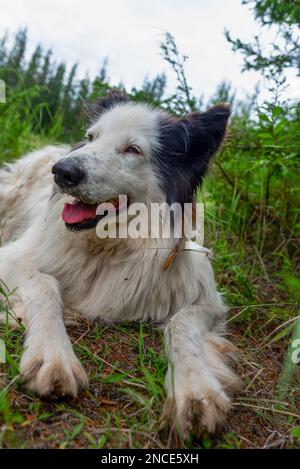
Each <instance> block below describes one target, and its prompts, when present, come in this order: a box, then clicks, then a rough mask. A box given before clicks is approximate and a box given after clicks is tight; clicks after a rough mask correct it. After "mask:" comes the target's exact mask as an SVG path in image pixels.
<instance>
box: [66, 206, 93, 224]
mask: <svg viewBox="0 0 300 469" xmlns="http://www.w3.org/2000/svg"><path fill="white" fill-rule="evenodd" d="M96 210H97V206H96V205H89V204H85V203H83V202H75V203H74V204H65V206H64V209H63V212H62V219H63V221H64V222H65V223H69V224H73V223H81V222H82V221H84V220H89V219H90V218H95V217H96V215H97V213H96Z"/></svg>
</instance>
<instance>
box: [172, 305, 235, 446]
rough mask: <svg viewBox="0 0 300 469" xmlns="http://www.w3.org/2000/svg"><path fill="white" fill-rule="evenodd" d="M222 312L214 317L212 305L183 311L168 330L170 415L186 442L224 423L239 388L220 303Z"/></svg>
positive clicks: (187, 308)
mask: <svg viewBox="0 0 300 469" xmlns="http://www.w3.org/2000/svg"><path fill="white" fill-rule="evenodd" d="M217 308H218V307H217ZM219 308H220V309H219V312H218V313H217V314H216V315H215V319H214V313H213V312H212V308H211V306H209V307H205V306H202V305H193V306H188V307H184V308H182V309H181V310H180V311H179V312H178V313H177V314H175V315H174V316H173V317H172V319H171V320H170V322H169V323H168V325H167V327H166V329H165V343H166V352H167V357H168V361H169V366H168V371H167V376H166V390H167V397H168V401H167V406H166V411H167V412H168V413H170V412H171V413H172V414H171V416H172V419H173V418H175V422H174V423H175V426H176V428H177V430H178V432H179V434H180V435H181V436H182V437H183V438H184V439H185V438H186V437H187V436H188V434H189V432H190V431H192V430H195V432H199V431H200V430H202V429H206V430H207V431H209V432H213V431H214V430H215V428H216V426H217V424H219V423H222V422H223V421H224V419H225V417H226V414H227V412H228V410H229V408H230V395H231V394H232V392H233V391H234V390H235V389H237V388H238V387H239V385H240V381H239V380H238V379H237V377H236V376H235V374H234V373H233V371H232V370H231V369H230V368H229V366H228V361H230V359H231V358H232V353H233V351H234V347H233V346H232V344H230V342H228V341H227V340H226V339H224V338H223V337H222V335H221V330H222V328H223V327H222V323H223V324H224V320H221V321H220V318H218V319H217V320H216V316H219V315H220V311H221V317H222V315H223V314H224V313H222V306H221V304H220V306H219ZM215 321H216V323H215ZM214 323H215V324H214Z"/></svg>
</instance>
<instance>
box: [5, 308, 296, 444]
mask: <svg viewBox="0 0 300 469" xmlns="http://www.w3.org/2000/svg"><path fill="white" fill-rule="evenodd" d="M282 307H283V308H284V309H286V310H287V315H288V316H289V317H292V316H293V315H295V314H294V312H293V311H291V309H293V308H294V305H292V306H290V305H282ZM268 309H270V307H269V305H266V306H259V307H257V306H254V305H252V306H247V307H244V308H232V309H230V315H229V324H228V327H229V332H230V338H231V340H232V341H233V342H234V343H235V344H236V345H237V346H238V347H239V349H240V359H239V364H238V365H237V368H238V373H239V374H240V376H242V377H243V381H244V390H243V391H242V392H241V393H240V395H238V396H236V397H235V399H234V402H233V408H232V411H231V413H230V415H229V417H228V421H227V423H226V424H225V426H224V427H223V428H221V429H219V430H218V431H217V433H216V434H215V435H208V434H207V433H205V432H204V433H202V434H200V435H198V436H197V437H196V436H191V438H190V440H189V441H187V442H185V444H184V447H185V448H292V447H298V446H300V409H299V402H300V399H299V397H300V396H299V384H298V386H297V384H296V377H295V376H294V377H293V379H292V382H291V383H290V384H289V387H288V390H287V391H285V395H284V398H279V397H278V396H280V392H282V390H280V380H279V378H280V375H281V373H282V363H283V361H284V359H285V356H286V352H287V343H288V341H287V339H286V336H285V334H282V335H283V337H282V338H280V332H282V330H283V328H282V327H281V326H282V321H281V322H278V321H277V320H276V317H275V319H273V320H270V314H269V311H268ZM288 310H290V311H289V312H288ZM247 315H248V319H250V318H251V321H250V320H249V321H248V322H247V321H246V316H247ZM266 317H268V319H267V320H266ZM68 330H69V333H70V336H71V338H72V342H73V344H74V347H75V350H76V353H77V355H78V356H79V357H80V359H81V360H82V362H83V363H84V365H85V367H86V369H87V370H88V374H89V378H90V386H89V389H88V390H87V391H84V392H81V393H80V395H79V396H78V398H76V399H68V398H60V399H57V400H50V399H39V398H38V397H37V396H35V395H34V394H31V393H29V392H27V391H26V390H25V388H24V387H23V386H22V385H21V384H20V383H19V381H18V369H17V363H18V359H19V355H20V351H21V339H22V334H23V332H22V331H13V332H11V331H10V332H7V331H5V328H3V329H2V332H3V335H4V336H6V337H7V347H8V351H9V357H8V363H7V364H6V365H2V366H1V369H0V370H1V374H0V380H1V381H2V383H3V385H4V386H7V392H6V393H4V392H2V394H0V397H1V399H0V416H1V415H2V417H0V425H1V426H0V445H1V446H2V447H4V448H20V447H21V448H107V447H108V448H174V447H178V446H179V441H178V439H177V437H176V435H174V433H173V432H170V430H169V427H168V424H167V422H165V421H164V420H162V419H161V410H162V407H163V402H164V387H163V382H164V374H165V370H166V363H165V358H164V354H163V337H162V332H161V331H160V330H159V329H157V328H155V327H153V326H151V325H146V326H145V325H143V326H142V325H132V324H129V325H128V324H126V325H117V326H115V325H105V324H101V323H98V322H97V323H95V324H93V325H90V324H88V323H86V322H83V323H80V324H78V325H76V326H72V327H70V328H69V329H68ZM278 335H279V336H278ZM297 402H298V408H297Z"/></svg>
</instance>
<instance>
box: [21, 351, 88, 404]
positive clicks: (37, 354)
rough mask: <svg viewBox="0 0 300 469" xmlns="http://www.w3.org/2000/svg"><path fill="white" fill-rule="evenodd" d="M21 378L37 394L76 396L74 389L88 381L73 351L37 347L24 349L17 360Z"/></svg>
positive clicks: (84, 385) (85, 384)
mask: <svg viewBox="0 0 300 469" xmlns="http://www.w3.org/2000/svg"><path fill="white" fill-rule="evenodd" d="M20 372H21V378H22V380H23V381H24V382H25V383H26V386H27V388H28V389H30V390H31V391H34V392H36V393H38V394H39V395H40V396H48V395H50V394H54V395H69V396H72V397H76V396H77V394H78V390H79V389H81V388H85V387H86V386H87V384H88V378H87V375H86V372H85V370H84V368H83V366H82V365H81V363H80V362H79V360H78V359H77V358H76V356H75V354H74V352H73V350H70V351H68V352H67V353H66V351H65V350H63V351H62V353H61V354H60V353H59V351H58V350H56V351H55V352H49V350H45V349H44V350H43V349H42V348H41V347H40V348H39V349H37V350H34V349H33V348H30V347H29V348H27V349H26V350H25V352H24V353H23V356H22V359H21V363H20Z"/></svg>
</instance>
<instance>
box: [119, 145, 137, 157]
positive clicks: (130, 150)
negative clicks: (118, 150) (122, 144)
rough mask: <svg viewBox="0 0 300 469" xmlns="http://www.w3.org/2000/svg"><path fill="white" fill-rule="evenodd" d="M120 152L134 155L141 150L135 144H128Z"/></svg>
mask: <svg viewBox="0 0 300 469" xmlns="http://www.w3.org/2000/svg"><path fill="white" fill-rule="evenodd" d="M122 153H132V154H134V155H141V154H142V150H141V149H140V147H138V146H137V145H129V146H128V147H126V148H124V150H123V152H122Z"/></svg>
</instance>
